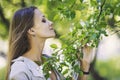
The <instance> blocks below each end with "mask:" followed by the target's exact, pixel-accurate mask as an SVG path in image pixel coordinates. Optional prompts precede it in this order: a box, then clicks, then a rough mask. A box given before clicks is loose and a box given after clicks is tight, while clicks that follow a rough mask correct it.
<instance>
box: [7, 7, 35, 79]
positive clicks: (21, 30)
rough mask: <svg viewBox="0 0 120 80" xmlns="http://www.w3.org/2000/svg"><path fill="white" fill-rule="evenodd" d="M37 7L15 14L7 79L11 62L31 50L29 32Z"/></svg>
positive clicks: (10, 33)
mask: <svg viewBox="0 0 120 80" xmlns="http://www.w3.org/2000/svg"><path fill="white" fill-rule="evenodd" d="M35 9H37V8H36V7H27V8H23V9H20V10H18V11H16V12H15V14H14V16H13V18H12V21H11V24H10V30H9V52H8V65H7V67H8V70H7V79H8V75H9V72H10V66H11V64H12V63H11V61H12V60H13V59H16V58H18V57H19V56H22V55H23V54H24V53H25V52H27V51H28V50H29V49H30V43H29V39H28V35H27V31H28V30H29V29H30V28H31V27H33V25H34V10H35Z"/></svg>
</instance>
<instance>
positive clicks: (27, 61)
mask: <svg viewBox="0 0 120 80" xmlns="http://www.w3.org/2000/svg"><path fill="white" fill-rule="evenodd" d="M9 37H10V38H9V55H8V59H9V60H8V61H9V62H8V63H9V64H8V76H7V80H46V79H45V77H44V75H43V71H42V69H41V67H42V66H41V64H37V62H39V63H43V62H42V59H41V57H42V50H43V47H44V43H45V40H46V39H48V38H51V37H55V32H54V29H53V23H52V22H51V21H49V20H48V19H47V18H45V16H44V14H43V13H42V12H41V11H40V10H38V9H37V8H36V7H28V8H23V9H20V10H18V11H16V12H15V14H14V16H13V19H12V22H11V25H10V35H9ZM84 54H87V53H84ZM81 61H82V64H81V66H82V70H83V71H84V73H85V74H84V75H83V76H82V77H78V78H77V80H86V79H87V75H86V74H87V73H88V71H89V65H90V60H88V59H87V57H83V59H82V60H81ZM48 80H65V78H64V77H63V76H62V75H61V74H60V73H58V72H57V70H53V71H51V74H50V78H49V79H48Z"/></svg>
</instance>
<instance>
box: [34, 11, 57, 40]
mask: <svg viewBox="0 0 120 80" xmlns="http://www.w3.org/2000/svg"><path fill="white" fill-rule="evenodd" d="M33 29H34V32H35V35H36V36H37V37H40V38H51V37H55V32H54V29H53V23H52V22H51V21H49V20H48V19H46V18H45V16H44V15H43V14H42V12H41V11H39V10H38V9H35V11H34V26H33Z"/></svg>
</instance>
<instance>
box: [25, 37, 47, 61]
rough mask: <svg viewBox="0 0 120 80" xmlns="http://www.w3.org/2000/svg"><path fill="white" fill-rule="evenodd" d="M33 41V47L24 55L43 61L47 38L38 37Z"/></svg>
mask: <svg viewBox="0 0 120 80" xmlns="http://www.w3.org/2000/svg"><path fill="white" fill-rule="evenodd" d="M30 42H31V49H30V50H29V51H28V52H26V53H25V54H24V55H23V56H24V57H27V58H29V59H31V60H33V61H40V62H42V58H41V57H42V51H43V48H44V44H45V39H39V40H38V39H36V40H32V41H30Z"/></svg>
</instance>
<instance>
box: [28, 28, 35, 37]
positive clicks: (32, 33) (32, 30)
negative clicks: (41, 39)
mask: <svg viewBox="0 0 120 80" xmlns="http://www.w3.org/2000/svg"><path fill="white" fill-rule="evenodd" d="M27 32H28V34H29V35H31V36H35V30H34V28H30V29H29V30H28V31H27Z"/></svg>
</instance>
